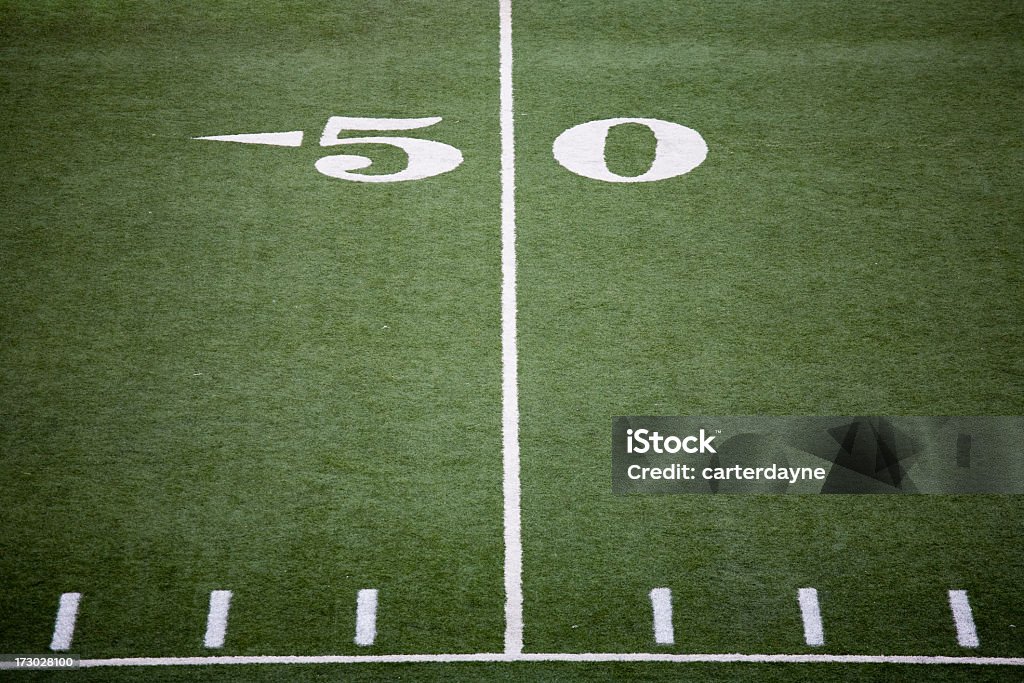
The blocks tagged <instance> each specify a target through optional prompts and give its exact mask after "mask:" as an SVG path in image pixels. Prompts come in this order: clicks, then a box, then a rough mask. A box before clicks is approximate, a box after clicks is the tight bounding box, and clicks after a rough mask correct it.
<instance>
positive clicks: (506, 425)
mask: <svg viewBox="0 0 1024 683" xmlns="http://www.w3.org/2000/svg"><path fill="white" fill-rule="evenodd" d="M498 13H499V16H500V30H499V43H500V46H499V52H500V60H499V61H500V64H499V71H500V74H499V81H500V83H499V86H500V87H499V90H500V108H501V369H502V373H501V374H502V381H501V413H502V418H501V425H502V461H503V468H504V473H503V476H502V489H503V497H504V504H505V653H506V654H509V655H517V654H519V653H520V652H522V651H523V544H522V521H521V512H520V496H521V492H520V483H519V375H518V363H519V351H518V349H517V345H516V181H515V138H514V137H513V121H514V119H513V114H512V0H500V3H499V12H498Z"/></svg>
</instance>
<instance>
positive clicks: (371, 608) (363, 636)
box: [355, 588, 377, 647]
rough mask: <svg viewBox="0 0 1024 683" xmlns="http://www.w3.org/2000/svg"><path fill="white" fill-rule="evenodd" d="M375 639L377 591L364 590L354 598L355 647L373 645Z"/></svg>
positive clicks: (371, 589)
mask: <svg viewBox="0 0 1024 683" xmlns="http://www.w3.org/2000/svg"><path fill="white" fill-rule="evenodd" d="M376 639H377V591H376V590H375V589H373V588H364V589H363V590H361V591H359V593H358V595H357V596H356V639H355V642H356V645H362V646H363V647H366V646H367V645H373V641H374V640H376Z"/></svg>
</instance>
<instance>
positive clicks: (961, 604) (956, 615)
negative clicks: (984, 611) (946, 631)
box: [949, 591, 980, 647]
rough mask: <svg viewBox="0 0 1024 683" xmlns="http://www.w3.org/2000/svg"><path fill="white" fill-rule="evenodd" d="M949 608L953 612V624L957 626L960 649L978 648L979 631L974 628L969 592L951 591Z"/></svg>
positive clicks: (957, 640)
mask: <svg viewBox="0 0 1024 683" xmlns="http://www.w3.org/2000/svg"><path fill="white" fill-rule="evenodd" d="M949 608H950V609H951V610H953V623H954V624H956V642H957V643H958V644H959V645H960V647H978V645H979V644H980V643H979V642H978V631H977V629H975V627H974V615H972V614H971V603H969V602H968V601H967V591H949Z"/></svg>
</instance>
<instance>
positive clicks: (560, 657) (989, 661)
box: [0, 652, 1024, 669]
mask: <svg viewBox="0 0 1024 683" xmlns="http://www.w3.org/2000/svg"><path fill="white" fill-rule="evenodd" d="M456 662H496V663H503V662H674V663H678V664H733V663H747V664H919V665H942V664H944V665H964V664H967V665H974V666H1021V667H1024V657H949V656H944V655H941V656H936V655H809V654H802V655H785V654H771V655H768V654H739V653H735V654H669V653H659V652H607V653H603V652H580V653H571V652H570V653H566V652H555V653H525V654H524V653H520V654H518V655H511V654H508V653H504V652H480V653H472V654H434V655H311V656H306V655H248V656H213V657H124V658H117V659H83V660H81V662H80V665H81V666H82V667H84V668H96V667H134V666H209V665H211V664H219V665H232V664H450V663H456ZM13 668H15V662H13V661H8V662H0V669H13Z"/></svg>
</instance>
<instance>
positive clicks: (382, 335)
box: [0, 0, 1024, 681]
mask: <svg viewBox="0 0 1024 683" xmlns="http://www.w3.org/2000/svg"><path fill="white" fill-rule="evenodd" d="M513 8H514V9H513V45H514V55H515V68H514V84H515V108H516V154H517V159H516V184H517V212H518V214H517V229H518V257H519V271H518V295H519V371H520V385H519V390H520V407H521V430H522V431H521V447H522V486H523V489H522V513H523V544H524V557H523V560H524V574H523V577H524V597H525V609H524V619H525V631H524V634H525V649H526V651H528V652H570V653H571V652H644V651H652V650H653V651H659V652H679V653H686V652H711V653H714V652H745V653H804V652H807V653H810V652H823V653H828V654H927V655H940V654H941V655H971V654H977V655H981V656H1000V657H1021V656H1024V600H1022V596H1024V588H1022V582H1021V577H1022V576H1024V550H1022V548H1021V539H1022V537H1024V504H1022V502H1021V500H1020V498H1019V497H1013V496H1006V497H999V496H963V497H948V496H907V497H878V496H860V497H856V496H833V497H828V496H819V497H814V496H790V497H772V496H717V497H715V496H660V497H659V496H634V497H617V496H614V495H612V493H611V480H610V418H611V416H613V415H658V414H660V415H757V414H762V415H801V414H807V415H853V414H875V415H1019V414H1021V413H1022V408H1024V365H1022V361H1021V357H1022V355H1021V339H1022V338H1024V306H1022V303H1021V301H1022V297H1021V292H1022V281H1024V240H1022V239H1021V227H1022V222H1021V216H1024V194H1022V192H1021V187H1022V180H1024V173H1022V171H1021V162H1022V161H1024V153H1022V150H1024V146H1022V143H1021V139H1022V138H1021V133H1022V116H1021V113H1020V112H1021V111H1024V41H1022V38H1024V7H1022V6H1021V5H1020V3H1015V2H914V1H910V0H905V1H902V2H869V1H864V2H857V3H848V4H837V3H832V2H819V1H812V0H801V1H795V0H794V1H787V2H767V1H766V2H740V1H736V2H726V1H719V2H705V1H698V2H673V1H669V0H645V1H644V2H634V1H622V2H620V1H616V2H610V1H597V0H581V1H574V2H555V1H553V0H552V1H541V2H525V1H523V0H515V1H514V2H513ZM0 112H2V116H0V173H2V179H3V183H0V207H2V212H0V292H2V295H0V472H2V475H0V476H2V477H3V478H2V482H3V491H4V495H3V498H2V500H0V503H2V504H0V652H5V653H41V652H45V651H46V649H47V646H48V645H49V642H50V637H51V635H52V632H53V621H54V615H55V613H56V609H57V601H58V598H59V595H60V594H61V593H62V592H66V591H78V592H81V593H82V594H83V598H82V605H81V612H80V615H79V619H78V624H77V627H76V631H75V637H74V646H73V648H72V651H73V652H74V653H75V654H78V655H81V656H83V657H88V658H107V657H137V656H195V655H205V654H210V653H211V651H210V650H207V649H205V648H204V647H203V642H202V635H203V629H204V626H205V620H206V611H207V605H208V598H209V593H210V591H211V590H215V589H229V590H232V591H234V597H233V601H232V608H231V615H230V620H229V630H228V635H227V640H226V643H225V646H224V648H223V650H219V651H217V654H253V655H260V654H273V655H282V654H300V655H315V654H391V653H450V652H498V651H501V650H502V649H503V633H504V612H503V606H504V585H503V552H504V546H503V537H502V479H501V477H502V451H501V415H502V405H501V384H500V383H501V371H502V368H501V321H500V313H501V310H500V297H501V289H500V287H501V281H500V277H501V262H500V225H501V207H500V196H501V187H500V174H499V154H500V148H501V147H500V135H499V125H498V114H499V100H498V7H497V2H496V1H492V0H465V1H460V2H457V3H452V2H446V3H437V2H426V1H424V2H414V1H403V2H401V3H382V2H371V1H352V2H350V1H345V2H337V3H327V4H324V3H313V2H304V1H303V2H289V3H273V2H262V1H260V2H241V1H238V2H227V1H223V2H209V3H184V2H171V3H163V2H148V1H147V2H133V3H122V2H114V1H112V0H111V1H99V0H90V1H89V2H81V3H71V2H56V1H47V2H42V1H35V0H33V1H32V2H29V1H27V0H4V1H0ZM330 116H359V117H377V118H379V117H390V118H418V117H431V116H440V117H442V118H443V121H442V122H440V123H438V124H436V125H434V126H431V127H429V128H423V129H419V130H413V131H400V132H385V133H379V134H380V135H392V136H396V135H397V136H407V137H417V138H422V139H429V140H437V141H440V142H444V143H446V144H449V145H453V146H454V147H456V148H458V149H459V150H460V151H461V152H462V154H463V156H464V159H465V161H464V163H463V164H462V165H461V166H460V167H459V168H457V169H455V170H454V171H452V172H450V173H447V174H444V175H440V176H437V177H434V178H429V179H425V180H417V181H409V182H405V183H393V184H386V183H372V184H371V183H366V184H362V183H354V182H347V181H343V180H337V179H332V178H328V177H325V176H323V175H321V174H320V173H318V172H317V171H316V170H315V168H314V163H315V161H316V160H317V159H319V158H320V157H322V156H325V155H328V154H338V153H343V152H349V153H356V152H358V153H361V154H365V155H366V156H368V157H371V158H373V159H374V160H375V163H374V165H373V166H372V167H371V169H368V170H367V171H366V172H370V173H391V172H395V171H397V170H399V169H400V168H402V167H403V165H404V164H405V155H404V154H403V153H401V152H400V151H397V150H395V149H394V148H392V147H389V146H387V145H364V146H361V147H348V148H345V149H340V148H322V147H320V146H319V145H318V140H319V137H320V134H321V131H322V130H323V127H324V125H325V123H326V121H327V119H328V117H330ZM616 117H633V118H636V117H641V118H655V119H663V120H666V121H671V122H675V123H679V124H682V125H684V126H688V127H691V128H693V129H695V130H696V131H698V132H699V133H700V134H701V135H702V136H703V138H704V139H705V140H706V141H707V144H708V149H709V152H708V157H707V159H706V161H705V162H704V163H703V164H702V165H701V166H699V167H698V168H696V169H695V170H694V171H693V172H691V173H689V174H687V175H683V176H680V177H677V178H673V179H669V180H664V181H659V182H654V183H637V184H612V183H605V182H600V181H596V180H591V179H588V178H583V177H580V176H578V175H574V174H573V173H571V172H570V171H568V170H567V169H566V168H564V167H563V166H561V165H559V164H558V163H557V162H556V161H555V159H554V157H553V155H552V143H553V141H554V140H555V138H556V137H558V136H559V135H560V134H561V133H562V132H564V131H565V130H567V129H568V128H570V127H572V126H576V125H578V124H581V123H585V122H587V121H594V120H599V119H607V118H616ZM294 130H302V131H304V132H305V138H304V142H303V145H302V146H301V147H299V148H288V147H267V146H257V145H240V144H231V143H224V142H212V141H196V140H192V139H191V138H194V137H197V136H209V135H221V134H234V133H256V132H283V131H294ZM364 134H366V135H374V133H361V132H355V133H346V134H345V135H347V136H350V137H351V136H357V135H364ZM654 153H655V141H654V138H653V135H652V133H651V131H650V130H649V129H647V128H646V127H644V126H641V125H638V124H629V125H623V126H619V127H616V128H614V129H612V131H611V132H610V133H609V135H608V139H607V141H606V147H605V154H606V158H607V165H608V167H609V169H610V170H611V171H613V172H615V173H618V174H621V175H636V174H639V173H642V172H643V171H644V170H645V169H646V168H647V167H648V166H649V165H650V162H651V160H652V159H653V157H654ZM655 587H668V588H671V589H672V591H673V607H674V612H675V632H676V644H675V645H674V646H657V645H655V644H654V642H653V638H652V631H651V608H650V602H649V600H648V592H649V591H650V589H651V588H655ZM801 587H816V588H817V589H818V591H819V595H820V596H821V608H822V615H823V619H824V624H825V637H826V644H825V646H824V647H822V648H811V647H808V646H806V645H805V644H804V642H803V633H802V629H801V621H800V612H799V609H798V606H797V601H796V594H797V590H798V589H799V588H801ZM363 588H376V589H378V590H379V591H380V613H379V616H378V637H377V641H376V643H375V644H374V645H373V646H372V647H369V648H362V647H358V646H356V645H355V644H354V643H353V633H354V624H355V596H356V592H357V591H358V590H360V589H363ZM950 589H964V590H967V591H968V593H969V595H970V599H971V604H972V607H973V608H974V616H975V620H976V622H977V626H978V632H979V635H980V638H981V647H980V648H978V649H977V650H965V649H963V648H960V647H958V646H957V644H956V639H955V633H954V630H953V623H952V619H951V617H950V614H949V606H948V603H947V602H946V599H947V598H946V593H947V591H948V590H950ZM968 676H969V677H970V678H971V680H981V681H989V680H991V681H995V680H1013V679H1014V678H1015V677H1019V669H1017V668H1003V667H941V666H928V667H925V668H920V667H909V666H905V665H889V666H881V665H870V666H869V665H856V666H854V665H839V664H817V665H802V664H801V665H795V664H786V665H745V664H727V665H726V664H722V665H713V664H699V665H697V664H687V665H675V664H671V665H670V664H565V663H557V664H556V663H531V664H525V663H517V664H416V665H410V664H401V665H390V664H389V665H334V666H274V665H266V666H239V667H209V668H207V667H203V668H196V667H183V668H173V669H131V670H113V669H96V670H81V671H75V672H39V673H28V672H20V673H17V674H14V673H9V672H4V674H3V676H2V677H3V678H4V679H5V680H6V679H7V678H10V679H12V680H19V681H20V680H25V681H29V680H90V681H91V680H95V681H100V680H125V681H128V680H166V681H199V680H213V681H217V680H239V681H243V680H244V681H260V680H267V681H269V680H311V681H312V680H328V679H330V680H334V679H336V678H338V677H344V678H351V679H353V680H374V679H378V678H392V677H402V678H411V679H414V680H434V679H437V680H452V679H453V678H455V679H461V680H494V679H534V680H595V679H596V680H616V679H623V678H629V679H637V680H676V679H678V678H680V677H687V678H689V679H693V680H731V681H746V680H766V679H769V678H770V679H771V680H780V681H790V680H791V681H797V680H815V681H830V680H836V681H839V680H844V681H845V680H850V681H860V680H915V679H919V678H916V677H927V678H928V679H929V680H963V678H964V677H968Z"/></svg>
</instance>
